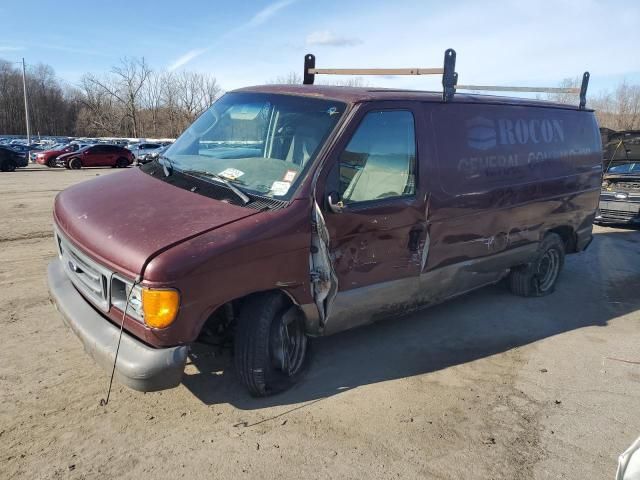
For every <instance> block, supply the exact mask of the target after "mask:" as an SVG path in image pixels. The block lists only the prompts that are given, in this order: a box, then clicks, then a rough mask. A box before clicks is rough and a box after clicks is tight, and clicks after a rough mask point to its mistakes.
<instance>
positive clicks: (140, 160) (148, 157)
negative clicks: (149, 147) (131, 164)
mask: <svg viewBox="0 0 640 480" xmlns="http://www.w3.org/2000/svg"><path fill="white" fill-rule="evenodd" d="M168 148H169V145H165V146H163V147H160V148H157V149H155V150H153V151H152V152H151V153H147V154H145V155H142V156H140V157H136V164H137V165H144V164H146V163H149V162H152V161H154V160H156V159H157V158H158V157H159V156H160V155H164V152H166V151H167V149H168Z"/></svg>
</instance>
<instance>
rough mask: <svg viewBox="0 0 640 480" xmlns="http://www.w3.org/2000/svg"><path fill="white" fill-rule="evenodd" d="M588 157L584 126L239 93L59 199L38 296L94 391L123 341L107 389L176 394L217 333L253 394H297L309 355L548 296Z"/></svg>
mask: <svg viewBox="0 0 640 480" xmlns="http://www.w3.org/2000/svg"><path fill="white" fill-rule="evenodd" d="M309 71H310V70H309ZM305 73H306V71H305ZM307 83H310V82H307ZM449 93H451V92H450V91H449ZM601 157H602V155H601V144H600V136H599V132H598V127H597V124H596V119H595V116H594V113H593V111H591V110H587V109H585V108H583V107H580V108H578V107H573V106H568V105H560V104H552V103H546V102H541V101H533V100H523V99H512V98H504V97H493V96H480V95H463V94H459V93H456V94H455V95H445V96H444V97H443V95H442V94H437V93H430V92H418V91H401V90H381V89H367V88H348V87H329V86H314V85H300V86H295V85H286V86H284V85H280V86H277V85H270V86H262V87H253V88H244V89H240V90H236V91H233V92H230V93H227V94H226V95H224V96H223V97H222V98H220V99H219V100H218V101H217V102H216V103H215V104H214V105H213V106H212V107H211V108H210V109H209V110H208V111H206V112H205V113H204V114H203V115H202V116H201V117H200V118H198V120H196V122H195V123H194V124H193V125H192V126H191V127H189V128H188V129H187V130H186V131H185V132H184V134H183V135H182V136H181V137H180V138H179V139H178V140H177V141H176V142H175V144H174V145H172V146H171V147H170V148H169V149H168V150H167V151H166V152H165V153H164V155H162V156H159V157H158V158H157V159H155V160H154V161H152V162H151V163H149V164H147V165H144V166H143V167H141V168H140V169H135V170H127V171H123V172H119V173H115V174H112V175H106V176H101V177H99V178H96V179H93V180H90V181H86V182H83V183H80V184H78V185H75V186H73V187H71V188H69V189H67V190H65V191H64V192H62V193H60V194H59V195H58V197H57V198H56V201H55V207H54V220H55V239H56V246H57V249H58V253H59V258H58V259H56V260H55V261H53V262H52V263H51V264H50V265H49V269H48V278H49V286H50V290H51V295H52V298H53V299H54V301H55V303H56V304H57V307H58V309H59V311H60V312H61V313H62V316H63V317H64V319H65V322H66V323H67V324H68V325H69V326H70V327H71V328H72V329H73V330H74V331H75V333H76V334H77V335H78V337H80V339H81V340H82V342H83V343H84V345H85V349H86V350H87V351H88V353H89V354H91V355H92V356H93V358H94V359H95V361H96V362H97V363H99V364H100V365H101V366H102V367H104V368H105V370H107V371H109V372H110V371H111V368H112V366H113V364H114V357H115V350H116V346H117V345H118V335H119V332H120V326H121V325H122V326H123V329H124V332H123V335H122V339H121V343H120V345H119V353H118V358H117V362H116V378H117V379H118V380H119V381H120V382H122V383H124V384H126V385H128V386H130V387H132V388H134V389H138V390H143V391H151V390H158V389H164V388H170V387H175V386H176V385H178V384H179V383H180V381H181V377H182V374H183V369H184V365H185V362H186V359H187V356H188V354H189V347H190V345H192V344H193V343H194V342H198V341H199V340H200V339H202V335H204V332H207V333H206V334H207V335H209V336H210V335H212V332H213V334H215V335H219V336H221V337H224V336H225V335H233V338H234V356H235V367H236V371H237V374H238V376H239V378H240V379H241V380H242V382H243V383H244V384H245V385H246V387H247V388H248V390H249V392H250V393H251V394H253V395H267V394H269V393H273V392H277V391H280V390H282V389H284V388H286V387H287V386H288V385H290V384H291V383H292V382H294V381H295V380H296V378H297V377H298V376H299V374H300V372H301V371H302V370H303V368H304V366H305V359H306V357H307V355H306V354H307V350H308V338H309V337H315V336H319V335H328V334H332V333H336V332H339V331H342V330H345V329H349V328H353V327H356V326H359V325H363V324H366V323H369V322H372V321H375V320H378V319H381V318H387V317H390V316H394V315H401V314H406V313H407V312H411V311H413V310H415V309H418V308H422V307H424V306H427V305H433V304H435V303H439V302H442V301H444V300H447V299H449V298H452V297H455V296H457V295H460V294H463V293H465V292H469V291H471V290H474V289H477V288H480V287H482V286H485V285H490V284H494V283H496V282H499V281H500V280H502V279H506V283H507V285H508V286H509V287H510V289H511V290H512V291H513V292H514V293H515V294H517V295H522V296H542V295H547V294H549V293H551V292H552V291H553V289H554V286H555V284H556V282H557V280H558V275H559V273H560V270H561V268H562V265H563V261H564V257H565V254H571V253H576V252H579V251H581V250H584V249H585V248H586V247H587V246H588V245H589V242H591V239H592V222H593V219H594V215H595V211H596V207H597V205H598V198H599V195H600V184H601V175H602V169H601Z"/></svg>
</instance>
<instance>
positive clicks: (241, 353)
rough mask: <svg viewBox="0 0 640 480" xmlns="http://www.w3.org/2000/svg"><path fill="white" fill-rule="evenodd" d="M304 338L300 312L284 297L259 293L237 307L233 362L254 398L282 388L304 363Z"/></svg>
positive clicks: (305, 339)
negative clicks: (238, 312) (240, 306)
mask: <svg viewBox="0 0 640 480" xmlns="http://www.w3.org/2000/svg"><path fill="white" fill-rule="evenodd" d="M307 352H308V339H307V336H306V335H305V332H304V319H303V315H302V312H300V310H299V309H298V308H297V307H296V306H295V305H293V304H292V303H291V302H290V301H289V300H288V299H287V298H286V297H285V296H283V295H281V294H278V293H259V294H256V295H253V296H252V297H250V298H249V299H247V300H246V301H245V303H244V305H243V306H242V308H241V309H240V315H239V317H238V326H237V330H236V335H235V365H236V370H237V372H238V375H239V376H240V379H241V380H242V383H244V385H245V386H246V387H247V389H248V390H249V393H250V394H251V395H253V396H255V397H264V396H267V395H271V394H274V393H278V392H281V391H283V390H286V389H287V388H289V387H290V386H291V385H293V384H294V383H295V382H296V380H297V379H298V378H299V376H300V374H301V373H302V371H303V370H304V367H305V365H306V359H307Z"/></svg>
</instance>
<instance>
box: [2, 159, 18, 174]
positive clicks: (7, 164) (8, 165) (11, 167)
mask: <svg viewBox="0 0 640 480" xmlns="http://www.w3.org/2000/svg"><path fill="white" fill-rule="evenodd" d="M17 167H18V165H17V164H16V162H15V161H13V160H11V159H7V160H4V161H3V162H2V164H1V166H0V170H2V171H3V172H15V171H16V168H17Z"/></svg>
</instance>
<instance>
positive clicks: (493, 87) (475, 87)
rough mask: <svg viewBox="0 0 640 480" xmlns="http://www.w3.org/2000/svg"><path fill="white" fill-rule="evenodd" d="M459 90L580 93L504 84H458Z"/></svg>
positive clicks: (572, 89) (557, 88)
mask: <svg viewBox="0 0 640 480" xmlns="http://www.w3.org/2000/svg"><path fill="white" fill-rule="evenodd" d="M456 89H457V90H477V91H485V92H538V93H571V94H574V95H578V94H579V93H580V88H577V87H576V88H561V87H508V86H502V85H456Z"/></svg>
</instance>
